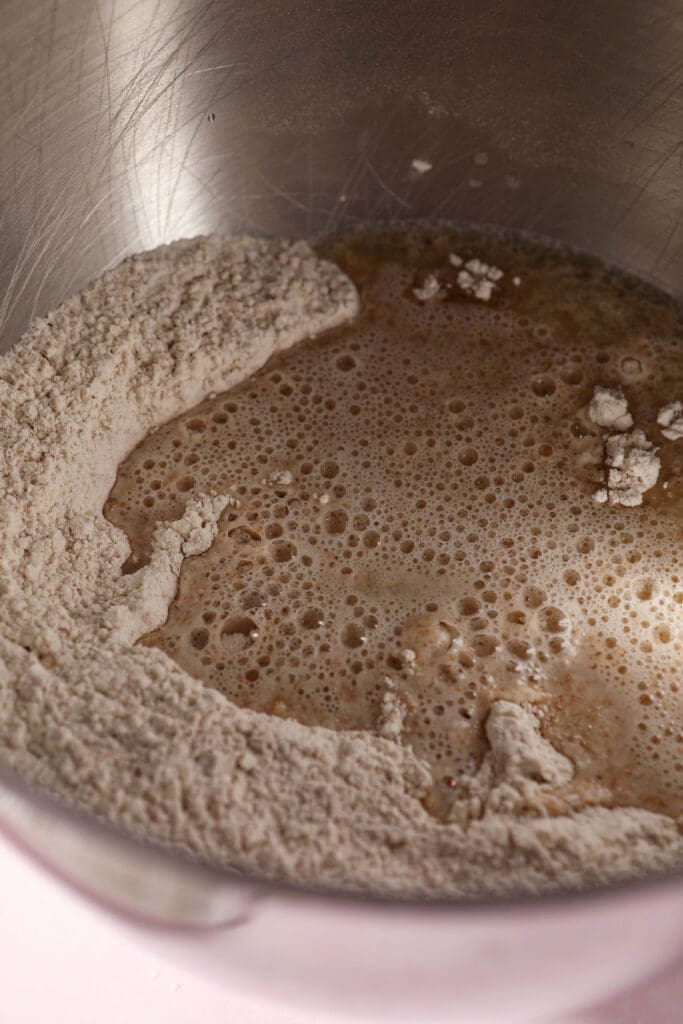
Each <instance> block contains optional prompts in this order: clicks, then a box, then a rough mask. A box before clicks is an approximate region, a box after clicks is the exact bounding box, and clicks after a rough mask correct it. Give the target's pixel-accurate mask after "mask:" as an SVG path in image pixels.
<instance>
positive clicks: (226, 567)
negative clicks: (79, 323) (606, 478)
mask: <svg viewBox="0 0 683 1024" xmlns="http://www.w3.org/2000/svg"><path fill="white" fill-rule="evenodd" d="M487 251H488V252H491V247H490V243H489V244H488V245H487ZM480 252H481V244H477V242H476V240H472V239H470V240H469V243H467V242H466V243H465V244H464V245H463V244H461V245H460V246H458V247H455V246H454V247H451V246H450V244H449V243H447V241H446V240H445V239H441V240H438V239H436V240H432V243H431V245H423V246H418V245H417V244H416V243H415V241H411V240H408V239H403V240H394V244H393V246H392V245H387V244H385V245H378V244H375V246H374V247H373V246H372V245H368V243H367V242H365V243H364V242H362V241H361V242H357V243H351V244H349V245H348V246H338V247H337V248H335V249H334V251H333V255H335V256H336V257H337V259H338V260H339V261H340V262H341V264H342V266H345V267H347V268H348V270H349V272H350V273H351V274H352V276H353V277H354V278H355V279H356V281H357V283H358V285H359V287H360V293H361V301H362V312H361V314H360V316H359V317H358V318H357V319H356V320H355V321H354V322H353V323H352V324H350V325H348V326H346V327H342V328H339V329H337V330H336V331H334V332H332V333H329V334H328V335H326V336H325V337H322V338H319V339H316V340H313V341H310V342H307V343H305V344H302V345H299V346H297V347H296V348H293V349H291V350H290V351H288V352H287V353H285V354H284V355H281V356H279V357H278V358H277V359H275V360H273V361H271V362H270V363H268V364H267V366H265V367H264V368H263V369H262V370H261V371H260V372H259V373H258V374H256V375H255V376H253V377H251V378H250V379H249V380H247V381H245V382H244V383H242V384H240V385H239V386H238V387H236V388H234V389H233V390H232V391H230V392H228V393H222V394H218V395H211V396H210V397H208V398H207V399H206V400H205V401H204V402H203V403H202V404H201V405H199V406H196V407H195V408H193V409H191V410H190V411H189V412H187V413H186V414H185V415H183V416H181V417H180V418H178V419H176V420H173V421H172V422H170V423H168V424H166V425H165V426H163V427H161V428H160V429H159V430H157V431H155V432H154V433H153V434H151V435H150V436H149V437H148V438H147V439H146V440H145V441H144V442H143V443H142V444H141V445H140V446H139V447H138V448H137V449H136V450H135V451H134V452H132V453H131V455H130V456H129V457H128V459H127V460H126V462H125V463H124V464H123V465H122V467H121V470H120V473H119V477H118V480H117V483H116V486H115V488H114V490H113V491H112V494H111V496H110V498H109V500H108V502H107V505H106V507H105V514H106V515H107V517H108V518H109V519H110V520H111V521H112V522H113V523H115V524H116V525H117V526H120V527H121V528H122V529H123V530H125V532H126V534H127V535H128V537H129V538H130V542H131V546H132V554H131V556H130V558H129V560H128V563H127V565H126V567H125V571H133V570H135V569H137V568H138V567H139V566H141V565H143V564H145V563H146V561H147V560H148V558H149V553H150V546H151V543H152V537H153V531H154V529H155V526H156V524H157V523H158V522H159V521H170V520H174V519H178V518H179V517H180V516H182V514H183V510H184V509H185V507H186V504H187V501H188V499H189V498H190V497H191V496H193V495H197V494H201V493H205V492H207V491H211V490H216V491H218V492H219V493H221V494H228V495H230V496H232V497H233V498H234V499H236V502H235V505H234V506H231V507H229V508H227V509H226V510H225V512H224V513H223V515H222V517H221V520H220V524H219V529H218V535H217V537H216V539H215V541H214V543H213V544H212V546H211V547H210V548H209V550H208V551H206V552H205V553H204V554H202V555H199V556H197V557H195V558H192V559H189V560H188V561H187V562H186V563H185V565H184V567H183V570H182V573H181V575H180V583H179V589H178V594H177V596H176V598H175V600H174V601H173V603H172V604H171V607H170V611H169V615H168V619H167V621H166V622H165V623H164V624H163V625H161V626H160V627H159V628H158V629H156V630H154V631H152V632H151V633H148V634H147V635H146V636H144V637H143V638H142V640H141V643H143V644H146V645H150V646H152V645H153V646H156V647H159V648H161V650H163V651H165V652H166V653H167V654H168V655H169V656H170V657H171V658H173V659H175V660H176V661H177V662H178V664H179V665H181V666H182V668H183V669H185V670H186V671H187V672H188V673H190V674H191V675H192V676H194V677H196V678H197V679H200V680H202V681H203V682H204V683H205V684H206V686H209V687H212V688H214V689H216V690H218V691H219V692H220V693H221V694H223V695H224V696H225V697H226V698H228V699H229V700H231V701H234V702H236V703H237V704H239V705H240V706H243V707H247V708H252V709H254V710H256V711H260V712H264V713H266V714H268V715H274V716H278V717H280V718H283V719H285V718H294V719H297V720H298V721H299V722H302V723H304V724H305V725H309V726H325V727H327V728H330V729H337V730H367V731H370V732H380V733H381V732H382V730H383V729H385V730H386V729H389V731H392V730H393V732H394V733H395V734H396V735H397V736H400V742H401V743H404V744H409V745H410V747H411V748H412V750H413V751H414V752H415V754H416V755H417V756H418V757H419V758H420V759H422V760H423V761H425V762H426V763H427V764H428V765H429V767H430V772H431V775H432V778H433V784H432V786H431V788H430V790H429V792H427V793H426V794H425V797H424V806H425V807H426V809H427V810H428V811H429V812H430V813H431V814H433V815H435V816H436V817H438V818H439V819H441V820H446V821H448V820H464V819H466V818H467V816H468V814H469V813H470V812H469V810H468V809H467V806H466V803H465V802H464V799H463V797H464V795H466V794H467V793H468V790H469V781H468V780H469V779H470V778H471V777H472V776H473V775H474V774H475V773H476V772H477V770H478V769H479V767H480V765H481V762H482V758H483V757H484V755H485V753H486V751H487V749H488V746H489V744H488V741H487V736H486V732H485V725H486V722H487V717H488V715H489V712H490V710H491V707H492V705H493V704H494V702H498V701H501V700H504V701H509V702H513V703H515V704H521V705H523V706H524V707H526V708H530V709H532V711H533V714H534V716H535V717H536V718H537V719H538V721H539V722H540V725H541V732H542V734H543V736H544V737H546V738H547V739H549V740H550V741H551V743H552V744H553V746H554V747H555V748H556V750H558V751H560V752H561V753H563V754H564V755H566V757H568V758H569V759H570V760H571V762H573V764H574V766H575V772H574V774H573V776H572V778H571V780H570V781H567V780H564V781H563V784H562V785H560V786H557V787H554V788H553V789H551V790H550V791H549V792H547V793H546V794H544V802H545V803H546V805H547V807H548V808H551V809H552V810H553V812H555V811H556V810H557V809H559V808H567V807H572V808H576V807H577V806H587V805H591V804H605V805H610V806H611V805H613V804H621V805H625V806H627V805H633V806H636V807H643V808H648V809H650V810H654V811H659V812H663V813H666V814H670V815H672V816H674V817H675V816H678V815H680V814H681V813H682V812H683V732H682V730H681V695H680V692H679V684H680V662H681V643H682V641H683V631H682V629H681V627H682V625H683V566H682V565H681V557H680V555H681V551H682V544H681V540H682V532H681V529H682V526H683V518H682V512H683V506H682V505H681V500H680V499H681V495H682V494H683V482H682V481H681V478H680V469H681V464H682V457H683V444H681V445H680V451H679V448H678V447H677V446H676V445H675V444H672V443H671V442H667V441H666V440H664V439H663V438H662V436H661V433H660V430H659V428H658V427H657V426H656V414H657V410H658V409H659V408H660V406H661V405H662V404H663V403H664V402H665V401H668V400H670V399H671V398H674V397H675V396H677V395H683V360H682V359H681V358H680V354H679V346H680V344H681V324H680V320H679V318H678V314H677V313H676V311H674V310H673V309H672V308H671V307H670V306H667V305H658V304H656V303H655V302H653V301H652V300H651V299H649V298H647V297H646V296H645V294H644V293H642V292H639V291H637V290H634V289H633V287H632V285H630V284H627V283H625V282H623V281H620V280H618V279H617V278H615V277H614V276H610V275H607V274H606V273H605V272H604V271H602V270H601V269H599V268H597V267H595V266H588V265H587V264H585V263H581V262H572V261H570V260H569V259H568V258H566V257H565V258H559V257H558V256H553V255H549V254H543V253H541V252H539V251H537V250H535V249H532V248H528V247H526V248H522V247H519V246H518V247H516V248H515V247H512V248H507V249H506V248H505V247H498V248H497V249H496V251H494V252H493V257H495V263H496V264H500V265H501V266H504V267H506V268H507V275H506V276H503V277H502V278H501V279H500V280H499V281H498V284H497V285H496V288H495V291H494V292H493V293H492V292H491V290H490V289H489V291H488V293H487V301H486V302H481V301H477V300H476V298H474V299H473V298H472V297H471V296H470V295H468V294H467V293H466V292H463V288H462V287H459V282H458V274H462V270H461V269H460V268H461V267H462V266H463V265H464V263H465V261H467V260H468V258H472V257H473V256H476V255H477V254H479V253H480ZM448 256H450V257H451V258H450V259H448V258H447V257H448ZM513 270H514V276H515V277H516V278H517V281H516V282H515V283H514V284H513V282H512V276H513ZM494 277H495V275H494ZM426 280H428V281H431V282H434V281H435V280H436V282H437V284H438V286H439V287H438V292H437V288H436V287H435V285H434V284H433V283H432V284H431V286H428V287H425V281H426ZM491 296H493V299H494V301H489V299H490V297H491ZM596 385H608V386H614V387H619V388H623V389H624V393H625V394H626V396H627V398H628V401H629V404H630V408H631V410H632V412H633V414H634V415H635V417H636V419H637V421H638V422H639V423H641V424H642V425H643V426H644V427H645V428H646V432H647V434H648V435H649V436H650V437H651V438H652V439H653V440H654V441H655V442H656V443H657V444H659V445H661V452H662V457H663V458H664V460H665V466H666V471H665V472H664V473H663V474H662V476H661V477H660V483H659V486H658V487H656V488H655V489H654V490H652V491H650V492H649V493H648V494H647V496H646V501H645V504H644V505H643V506H642V507H640V508H627V509H621V508H614V507H608V508H605V507H601V506H599V505H597V504H596V503H595V502H594V501H593V500H592V495H593V492H594V491H595V487H596V484H598V483H600V482H601V480H602V474H603V472H604V470H603V467H602V464H601V463H602V444H603V439H602V433H604V432H601V430H600V428H599V426H595V425H594V424H591V422H590V420H589V419H588V418H587V417H586V406H587V405H588V402H589V400H590V398H591V395H592V393H593V389H594V387H595V386H596Z"/></svg>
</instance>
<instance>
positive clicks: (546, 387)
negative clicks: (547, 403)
mask: <svg viewBox="0 0 683 1024" xmlns="http://www.w3.org/2000/svg"><path fill="white" fill-rule="evenodd" d="M531 390H532V391H533V393H534V394H535V395H538V397H539V398H549V397H550V395H553V394H554V393H555V391H556V390H557V384H556V383H555V381H554V380H553V378H552V377H548V376H545V375H544V376H541V377H535V378H534V380H532V382H531Z"/></svg>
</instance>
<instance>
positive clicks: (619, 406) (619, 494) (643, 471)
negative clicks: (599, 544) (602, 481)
mask: <svg viewBox="0 0 683 1024" xmlns="http://www.w3.org/2000/svg"><path fill="white" fill-rule="evenodd" d="M662 413H665V414H666V410H662ZM662 413H660V416H661V415H662ZM588 418H589V420H591V421H592V422H593V423H595V424H597V425H598V426H601V427H606V428H607V429H609V430H614V431H619V433H615V434H612V435H610V436H609V437H607V438H605V442H604V459H605V465H606V467H607V486H606V487H600V488H599V489H598V490H597V491H596V492H595V494H594V495H593V497H594V499H595V501H597V502H598V503H599V504H605V503H606V502H609V503H610V504H611V505H625V506H626V507H630V508H633V507H634V506H636V505H642V503H643V494H645V492H646V491H649V490H650V489H651V488H652V487H654V486H655V484H656V483H657V479H658V477H659V470H660V468H661V463H660V460H659V456H658V454H657V449H656V448H655V446H654V445H653V444H652V442H651V441H648V439H647V437H646V436H645V433H644V431H643V430H641V429H640V428H637V429H636V430H634V431H632V432H631V433H623V431H628V430H630V429H631V427H632V426H633V417H632V416H631V413H630V412H629V410H628V402H627V400H626V397H625V396H624V393H623V391H620V390H619V389H618V388H604V387H596V388H595V390H594V392H593V398H592V399H591V402H590V404H589V406H588ZM672 419H673V416H672ZM669 422H671V421H669ZM681 436H683V433H682V435H681Z"/></svg>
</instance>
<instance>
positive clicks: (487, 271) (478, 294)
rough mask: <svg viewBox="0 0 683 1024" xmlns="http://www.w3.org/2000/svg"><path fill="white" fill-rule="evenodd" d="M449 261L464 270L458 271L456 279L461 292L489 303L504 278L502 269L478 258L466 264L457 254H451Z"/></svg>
mask: <svg viewBox="0 0 683 1024" xmlns="http://www.w3.org/2000/svg"><path fill="white" fill-rule="evenodd" d="M448 259H449V262H450V263H451V265H452V266H454V267H461V268H462V269H461V270H459V271H458V276H457V279H456V280H457V283H458V287H459V288H460V289H461V291H463V292H465V293H466V294H467V295H472V296H474V298H475V299H479V300H480V302H489V301H490V300H491V297H492V295H493V293H494V291H495V290H496V288H497V287H498V283H499V282H500V280H501V279H502V278H503V276H504V274H503V271H502V270H501V269H500V267H494V266H492V265H490V264H488V263H484V261H483V260H480V259H478V258H474V259H471V260H467V261H466V262H465V261H464V260H463V258H462V257H461V256H459V255H458V254H457V253H451V254H450V256H449V257H448Z"/></svg>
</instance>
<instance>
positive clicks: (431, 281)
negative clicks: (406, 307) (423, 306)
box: [413, 274, 441, 302]
mask: <svg viewBox="0 0 683 1024" xmlns="http://www.w3.org/2000/svg"><path fill="white" fill-rule="evenodd" d="M440 291H441V285H440V284H439V282H438V280H437V278H436V277H435V276H434V274H427V276H426V277H425V279H424V281H423V282H422V284H421V285H420V286H419V287H418V288H413V295H414V296H415V298H416V299H417V300H418V302H429V301H430V299H435V298H436V296H437V295H438V294H439V292H440Z"/></svg>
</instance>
